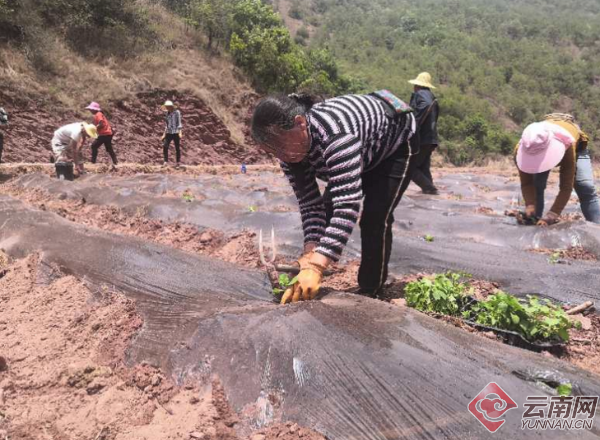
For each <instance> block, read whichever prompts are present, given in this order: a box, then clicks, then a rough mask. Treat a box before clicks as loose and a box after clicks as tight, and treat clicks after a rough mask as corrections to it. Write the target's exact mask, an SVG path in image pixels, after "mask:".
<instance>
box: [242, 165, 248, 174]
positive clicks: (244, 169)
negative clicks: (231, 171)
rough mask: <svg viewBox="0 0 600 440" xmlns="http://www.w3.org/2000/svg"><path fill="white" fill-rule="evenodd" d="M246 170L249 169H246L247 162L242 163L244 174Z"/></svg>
mask: <svg viewBox="0 0 600 440" xmlns="http://www.w3.org/2000/svg"><path fill="white" fill-rule="evenodd" d="M246 171H248V170H247V169H246V164H245V163H242V174H246Z"/></svg>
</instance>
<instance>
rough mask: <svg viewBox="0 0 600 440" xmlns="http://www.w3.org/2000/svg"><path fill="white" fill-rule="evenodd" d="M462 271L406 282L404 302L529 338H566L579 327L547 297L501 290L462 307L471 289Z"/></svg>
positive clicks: (577, 323) (566, 339) (553, 339)
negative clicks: (513, 293)
mask: <svg viewBox="0 0 600 440" xmlns="http://www.w3.org/2000/svg"><path fill="white" fill-rule="evenodd" d="M466 275H467V274H461V273H451V272H448V273H447V274H445V275H435V276H434V277H433V278H431V277H429V278H423V279H421V280H419V281H414V282H412V283H408V284H407V286H406V288H405V290H404V291H405V295H406V303H407V305H408V306H409V307H413V308H415V309H417V310H421V311H423V312H434V313H439V314H443V315H448V316H462V317H463V318H464V319H467V320H470V321H475V322H476V323H478V324H481V325H484V326H487V327H495V328H497V329H501V330H508V331H513V332H516V333H519V334H520V335H522V336H523V337H524V338H525V339H526V340H528V341H531V342H536V341H555V340H561V341H564V342H568V341H569V329H571V328H573V327H575V328H581V323H579V322H572V321H571V320H570V319H569V317H568V315H567V314H566V313H565V311H564V310H563V309H562V307H560V306H559V305H557V304H554V303H553V302H552V301H550V300H548V299H543V298H538V297H536V296H527V298H526V299H519V298H517V297H516V296H514V295H510V294H508V293H505V292H502V291H499V292H497V293H495V294H494V295H490V296H489V297H488V299H487V300H486V301H481V302H478V303H476V304H474V305H473V306H472V307H471V308H470V309H469V310H465V311H462V310H463V308H464V306H465V305H466V304H467V303H468V302H469V301H470V295H472V289H469V288H468V286H467V284H465V283H463V282H461V279H464V278H466ZM461 311H462V312H461Z"/></svg>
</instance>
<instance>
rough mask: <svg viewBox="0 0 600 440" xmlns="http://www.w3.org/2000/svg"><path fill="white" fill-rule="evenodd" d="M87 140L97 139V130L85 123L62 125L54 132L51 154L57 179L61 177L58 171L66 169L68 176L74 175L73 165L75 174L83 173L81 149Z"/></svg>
mask: <svg viewBox="0 0 600 440" xmlns="http://www.w3.org/2000/svg"><path fill="white" fill-rule="evenodd" d="M87 138H92V139H97V138H98V130H97V129H96V126H95V125H93V124H88V123H86V122H75V123H73V124H68V125H64V126H62V127H60V128H59V129H58V130H56V131H55V132H54V137H53V138H52V152H53V153H54V162H55V166H56V171H57V176H58V177H59V178H60V177H61V175H62V172H59V170H63V169H67V170H68V175H69V176H70V175H72V174H74V172H73V164H75V167H76V173H83V172H84V170H83V162H81V149H82V147H83V144H84V142H85V140H86V139H87Z"/></svg>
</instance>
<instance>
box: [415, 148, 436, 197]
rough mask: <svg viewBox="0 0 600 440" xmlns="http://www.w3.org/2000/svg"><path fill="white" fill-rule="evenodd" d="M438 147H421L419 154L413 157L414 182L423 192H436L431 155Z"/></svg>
mask: <svg viewBox="0 0 600 440" xmlns="http://www.w3.org/2000/svg"><path fill="white" fill-rule="evenodd" d="M436 147H437V145H421V148H420V149H419V153H418V154H416V155H415V156H414V157H413V159H412V160H413V167H414V169H413V173H412V181H413V182H415V183H416V184H417V185H418V186H419V187H420V188H421V189H422V190H423V191H435V190H436V189H437V188H436V187H435V185H434V184H433V176H432V175H431V154H432V153H433V150H435V148H436Z"/></svg>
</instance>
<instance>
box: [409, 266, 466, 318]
mask: <svg viewBox="0 0 600 440" xmlns="http://www.w3.org/2000/svg"><path fill="white" fill-rule="evenodd" d="M460 279H461V277H460V275H459V274H456V273H448V274H445V275H436V276H435V277H434V278H423V279H421V280H419V281H414V282H412V283H408V285H407V286H406V288H405V294H406V303H407V304H408V306H409V307H413V308H415V309H417V310H421V311H423V312H435V313H441V314H444V315H450V316H457V315H459V312H460V309H461V307H462V305H463V304H464V303H465V301H466V299H467V286H466V284H464V283H461V282H460Z"/></svg>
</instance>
